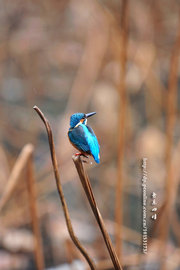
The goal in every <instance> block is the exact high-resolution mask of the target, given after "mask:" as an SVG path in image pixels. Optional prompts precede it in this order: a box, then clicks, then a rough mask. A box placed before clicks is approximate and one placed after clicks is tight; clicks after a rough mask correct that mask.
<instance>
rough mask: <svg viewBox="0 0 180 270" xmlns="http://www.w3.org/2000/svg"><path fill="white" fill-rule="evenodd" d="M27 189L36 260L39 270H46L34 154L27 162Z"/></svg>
mask: <svg viewBox="0 0 180 270" xmlns="http://www.w3.org/2000/svg"><path fill="white" fill-rule="evenodd" d="M27 187H28V195H29V210H30V213H31V220H32V229H33V233H34V240H35V247H34V248H35V260H36V265H37V269H38V270H43V269H44V257H43V247H42V241H41V232H40V229H39V228H40V226H39V220H38V211H37V204H36V190H35V179H34V170H33V157H32V153H31V155H30V157H29V159H28V162H27Z"/></svg>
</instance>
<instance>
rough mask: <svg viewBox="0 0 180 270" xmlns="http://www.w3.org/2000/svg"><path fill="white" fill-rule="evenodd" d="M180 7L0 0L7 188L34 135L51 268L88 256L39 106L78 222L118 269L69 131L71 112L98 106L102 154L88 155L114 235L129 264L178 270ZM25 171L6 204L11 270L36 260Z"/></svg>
mask: <svg viewBox="0 0 180 270" xmlns="http://www.w3.org/2000/svg"><path fill="white" fill-rule="evenodd" d="M125 2H126V3H125ZM179 8H180V2H179V1H178V0H177V1H175V0H163V1H160V0H156V1H155V0H149V1H147V0H144V1H139V0H134V1H126V0H124V1H123V0H122V1H115V0H112V1H106V0H104V1H95V0H91V1H90V0H84V1H80V0H71V1H64V0H61V1H57V0H44V1H32V0H30V1H22V0H14V1H7V0H6V1H4V0H1V1H0V125H1V128H0V139H1V144H0V198H2V197H3V194H4V191H5V189H6V186H7V182H8V179H9V177H10V175H11V173H12V169H13V166H14V165H15V163H16V160H17V158H18V156H19V153H20V152H21V150H22V148H23V147H24V145H26V144H27V143H32V144H33V145H34V147H35V151H34V154H33V157H34V168H35V180H36V191H37V206H38V218H39V222H40V230H41V236H42V243H43V252H44V261H45V267H46V268H48V267H49V268H50V267H52V268H50V269H53V267H55V266H57V265H59V268H58V269H71V268H72V267H74V268H72V269H86V267H87V266H86V264H85V263H84V261H83V259H82V257H81V255H80V254H79V252H78V251H77V250H76V248H75V247H74V245H73V244H71V240H70V238H69V235H68V233H67V228H66V225H65V221H64V216H63V212H62V207H61V205H60V202H59V198H58V194H57V190H56V185H55V181H54V175H53V171H52V165H51V160H50V153H49V146H48V143H47V135H46V132H45V129H44V126H43V124H42V122H41V121H40V119H39V117H38V116H37V114H36V113H35V112H34V111H33V106H34V105H37V106H39V107H40V108H41V109H42V111H43V112H44V114H45V115H46V117H47V118H48V119H49V121H50V123H51V127H52V129H53V134H54V139H55V145H56V151H57V156H58V164H59V169H60V175H61V181H62V184H63V190H64V193H65V197H66V200H67V204H68V207H69V210H70V214H71V218H72V223H73V227H74V230H75V232H76V234H77V236H78V238H79V239H80V241H81V242H82V243H83V244H84V246H85V247H86V248H87V250H88V252H89V254H90V255H91V257H92V258H94V259H95V261H96V262H98V263H99V268H98V269H113V268H112V266H111V262H110V260H109V255H108V253H107V251H106V247H105V245H104V242H103V240H102V237H101V235H100V232H99V229H98V228H97V224H96V222H95V219H94V217H93V215H92V213H91V210H90V208H89V206H88V203H87V199H86V197H85V195H84V192H83V190H82V187H81V185H80V182H79V179H78V176H77V172H76V170H75V167H74V164H73V162H72V158H71V156H72V154H73V153H75V151H76V150H75V149H73V148H72V146H71V145H70V143H69V141H68V138H67V131H68V128H69V118H70V115H71V114H72V113H74V112H84V113H87V112H91V111H96V112H97V114H96V115H95V116H94V117H92V118H91V119H89V120H88V124H89V125H90V126H92V128H93V129H94V131H95V133H96V135H97V137H98V140H99V143H100V146H101V163H100V165H98V166H97V165H96V164H95V163H94V161H93V160H92V159H90V162H89V163H88V164H87V165H85V167H86V169H87V171H88V175H89V177H90V180H91V184H92V187H93V191H94V194H95V197H96V200H97V203H98V206H99V209H100V211H101V214H102V216H103V218H104V221H105V223H106V226H107V230H108V232H109V233H110V235H111V237H112V240H113V242H114V243H116V244H117V242H118V241H120V242H119V245H120V246H119V247H120V248H119V252H120V260H121V263H122V265H123V267H124V268H123V269H174V270H175V269H176V270H177V269H180V256H179V255H178V254H180V253H179V252H180V250H179V244H180V242H179V240H180V224H179V219H180V217H179V213H180V205H179V177H180V170H179V162H180V155H179V153H180V128H179V127H180V125H179V121H180V120H179V119H180V118H179V103H180V99H179V97H180V96H179V92H178V85H179V84H178V79H179V74H180V66H179V65H178V63H179V46H180V24H179ZM144 157H147V158H148V161H147V171H148V180H147V196H148V200H147V222H148V234H149V241H148V254H147V255H143V254H142V187H141V179H142V170H141V164H142V158H144ZM91 161H92V164H91ZM18 178H20V179H19V180H18V184H17V185H16V187H15V188H14V190H13V192H12V194H11V196H10V198H9V199H8V201H7V202H6V204H5V205H4V206H3V209H1V212H0V269H2V270H6V269H11V270H14V269H18V270H21V269H29V270H30V269H37V266H36V262H35V259H34V238H33V233H32V228H31V217H30V211H29V204H28V194H27V185H26V180H27V179H26V178H27V176H26V173H25V170H23V172H22V174H21V175H20V176H19V177H18ZM119 183H120V184H119ZM116 191H118V192H116ZM152 192H155V193H156V194H157V208H158V210H157V220H156V221H153V220H152V219H151V215H152V211H151V210H152V206H151V193H152ZM118 205H119V206H118ZM115 209H116V210H115ZM118 209H119V210H118ZM118 211H119V212H118ZM116 222H117V223H119V224H120V227H119V228H120V229H119V233H120V234H121V236H120V239H119V240H118V237H117V235H116V229H115V228H116V226H115V223H116ZM117 231H118V230H117ZM117 245H118V244H117ZM160 247H162V248H160ZM160 251H161V252H160ZM157 255H158V256H157ZM74 261H76V262H77V265H74V264H73V263H74ZM82 261H83V263H82ZM63 264H66V267H67V268H61V266H62V265H63ZM72 265H73V266H72ZM80 267H82V268H80Z"/></svg>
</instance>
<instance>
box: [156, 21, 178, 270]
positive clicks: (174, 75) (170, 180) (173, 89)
mask: <svg viewBox="0 0 180 270" xmlns="http://www.w3.org/2000/svg"><path fill="white" fill-rule="evenodd" d="M179 54H180V16H179V25H178V35H177V40H176V42H175V44H174V47H173V50H172V55H171V61H170V71H169V85H168V96H167V111H166V113H167V129H166V156H165V157H166V160H165V162H166V168H167V176H166V197H165V201H166V209H165V211H166V215H165V220H164V221H165V222H164V226H163V230H162V233H161V236H160V238H161V240H162V242H163V243H162V254H163V255H165V254H166V242H167V238H168V232H169V225H170V215H171V207H172V202H173V194H174V192H173V189H174V172H173V164H172V149H173V134H174V125H175V121H176V102H177V83H178V67H179ZM161 269H163V270H165V269H166V263H165V262H162V265H161Z"/></svg>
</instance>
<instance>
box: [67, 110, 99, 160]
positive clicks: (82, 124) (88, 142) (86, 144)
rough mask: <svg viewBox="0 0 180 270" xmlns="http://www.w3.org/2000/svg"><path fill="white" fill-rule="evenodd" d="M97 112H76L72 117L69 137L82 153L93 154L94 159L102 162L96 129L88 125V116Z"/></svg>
mask: <svg viewBox="0 0 180 270" xmlns="http://www.w3.org/2000/svg"><path fill="white" fill-rule="evenodd" d="M94 114H95V113H89V114H83V113H75V114H73V115H72V116H71V118H70V128H69V131H68V137H69V140H70V142H71V143H72V145H73V146H74V147H75V148H77V149H78V150H79V151H80V152H81V153H82V154H88V155H92V156H93V158H94V160H95V161H96V162H97V163H99V162H100V154H99V152H100V147H99V144H98V140H97V138H96V135H95V134H94V131H93V130H92V128H91V127H89V126H87V125H86V123H87V118H88V117H90V116H92V115H94Z"/></svg>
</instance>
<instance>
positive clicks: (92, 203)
mask: <svg viewBox="0 0 180 270" xmlns="http://www.w3.org/2000/svg"><path fill="white" fill-rule="evenodd" d="M72 159H73V161H74V164H75V166H76V169H77V172H78V174H79V178H80V180H81V183H82V186H83V188H84V191H85V193H86V196H87V198H88V201H89V204H90V206H91V209H92V211H93V213H94V216H95V218H96V221H97V223H98V225H99V228H100V230H101V233H102V236H103V238H104V242H105V244H106V246H107V249H108V252H109V255H110V257H111V261H112V263H113V265H114V269H116V270H122V266H121V264H120V262H119V259H118V256H117V254H116V252H115V249H114V248H113V245H112V242H111V239H110V237H109V234H108V232H107V230H106V227H105V224H104V221H103V219H102V216H101V213H100V212H99V209H98V207H97V204H96V200H95V197H94V194H93V191H92V188H91V184H90V181H89V178H88V175H87V173H86V172H85V170H84V167H83V164H82V160H81V157H80V156H75V155H74V156H73V157H72Z"/></svg>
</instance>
